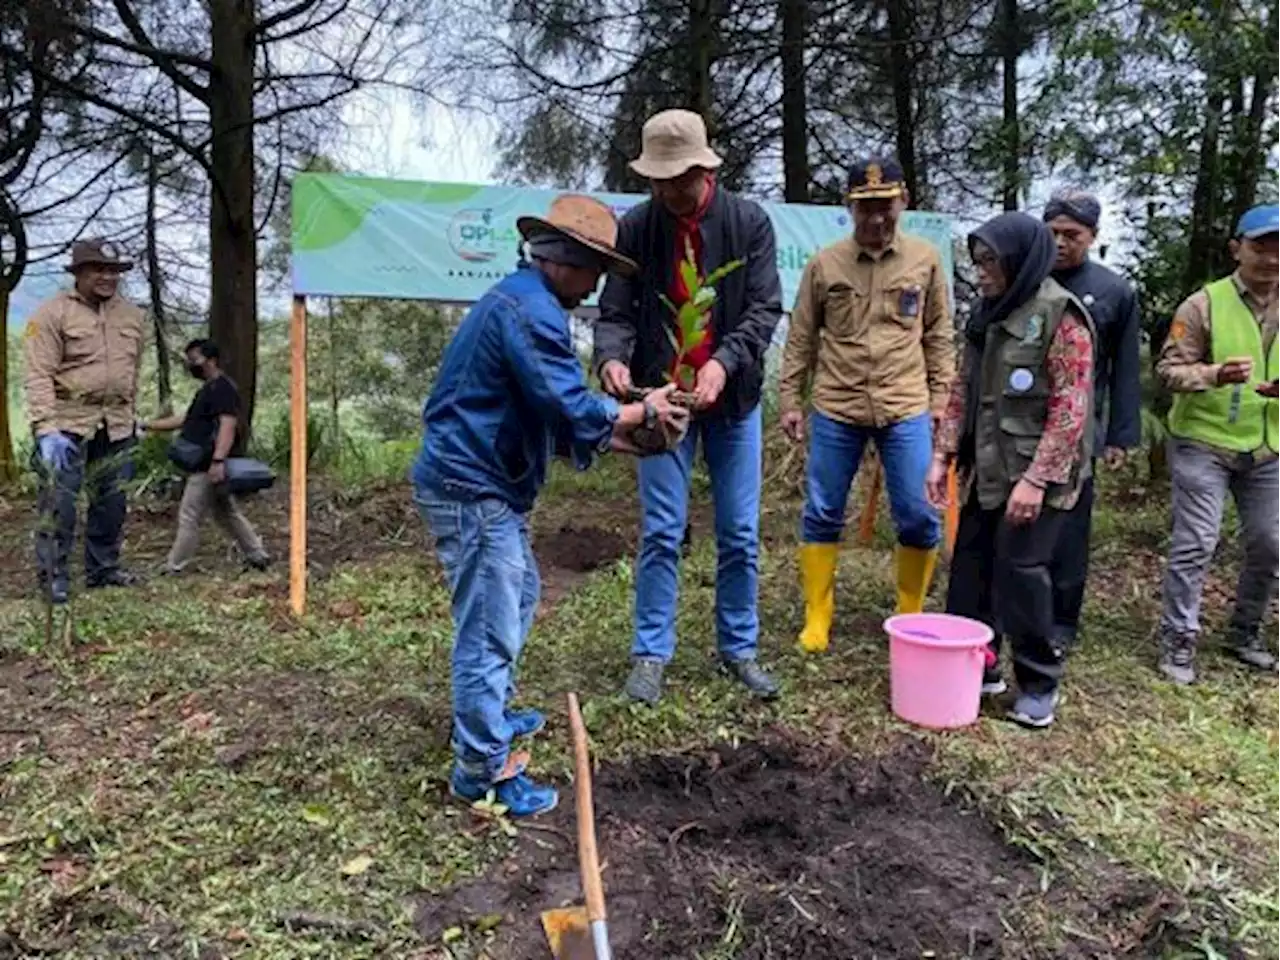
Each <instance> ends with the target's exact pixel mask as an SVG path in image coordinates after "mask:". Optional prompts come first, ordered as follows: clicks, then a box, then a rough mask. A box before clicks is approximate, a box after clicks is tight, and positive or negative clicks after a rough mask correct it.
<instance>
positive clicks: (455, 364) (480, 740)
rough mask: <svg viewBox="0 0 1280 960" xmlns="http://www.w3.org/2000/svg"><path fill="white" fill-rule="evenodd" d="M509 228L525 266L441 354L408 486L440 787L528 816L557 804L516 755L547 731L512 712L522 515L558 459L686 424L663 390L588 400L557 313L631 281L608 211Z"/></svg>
mask: <svg viewBox="0 0 1280 960" xmlns="http://www.w3.org/2000/svg"><path fill="white" fill-rule="evenodd" d="M517 226H518V227H519V230H520V233H521V235H522V236H523V237H524V238H525V240H526V241H527V250H528V260H522V261H521V263H520V266H519V268H518V269H517V270H516V272H515V273H513V274H511V275H510V276H508V277H506V278H505V279H503V280H501V281H500V282H499V283H497V284H496V285H495V286H494V287H493V288H492V289H490V290H489V292H488V293H486V294H485V296H484V297H483V298H482V299H481V300H480V301H479V302H478V303H477V304H476V305H475V306H474V307H472V309H471V311H470V312H469V313H468V314H467V316H466V317H465V318H464V319H463V321H462V324H461V326H460V327H459V328H458V332H457V333H456V334H455V335H454V338H453V340H452V342H451V343H450V344H449V347H448V349H447V350H446V351H445V355H444V359H443V362H442V363H441V367H440V373H439V376H438V377H437V379H436V383H435V387H434V388H433V389H432V391H431V396H430V397H429V398H428V400H427V403H426V407H425V409H424V410H423V422H424V425H425V436H424V439H423V443H422V451H421V453H420V454H419V456H418V460H417V463H416V464H415V466H414V468H413V483H414V499H415V500H416V501H417V503H418V506H419V509H420V511H421V513H422V515H423V518H424V519H425V521H426V523H427V526H428V528H429V529H430V531H431V533H432V534H433V536H434V537H435V541H436V552H437V554H438V555H439V558H440V563H441V565H442V566H443V568H444V571H445V575H446V576H447V578H448V581H449V588H450V591H451V593H452V598H453V606H452V612H453V626H454V638H453V677H452V681H453V750H454V756H455V764H454V770H453V775H452V777H451V778H450V790H451V792H452V793H453V794H454V795H455V796H458V797H461V798H463V799H465V800H471V801H474V800H479V799H481V798H482V797H484V796H485V795H486V794H487V793H488V791H490V790H493V791H494V792H495V794H496V797H497V799H498V800H499V802H501V803H503V804H504V805H506V807H507V808H508V810H509V812H510V813H511V814H512V815H514V816H529V815H532V814H535V813H541V812H543V811H546V810H550V809H551V808H552V807H554V806H555V805H556V800H557V793H556V790H555V788H554V787H551V786H548V785H542V784H538V783H536V782H535V781H533V780H532V779H531V778H530V777H528V776H527V775H526V774H525V772H524V770H525V767H526V766H527V764H528V762H529V754H528V752H526V751H513V750H512V749H511V741H512V738H514V737H519V736H528V735H530V734H532V733H535V732H537V731H538V730H539V729H540V728H541V727H542V724H543V717H542V715H541V714H540V713H538V711H536V710H523V711H513V710H511V709H510V708H509V701H510V699H511V692H512V689H513V684H514V676H515V668H516V662H517V660H518V659H519V656H520V651H521V648H522V647H523V646H524V642H525V638H526V637H527V636H528V633H529V629H530V627H531V626H532V624H533V614H534V611H535V609H536V608H537V604H538V592H539V579H538V567H537V563H536V561H535V560H534V556H533V553H532V552H531V550H530V548H529V529H528V524H527V522H526V519H525V517H526V514H527V513H528V512H529V510H530V508H532V506H533V502H534V498H535V497H536V496H537V494H538V489H539V487H541V486H542V483H543V481H544V480H545V479H546V473H547V464H548V461H549V459H550V457H551V455H552V453H553V452H556V451H563V452H565V453H568V454H570V455H571V456H572V458H573V460H574V462H575V464H577V466H578V467H579V468H585V467H586V466H588V465H589V464H590V463H591V461H592V459H593V457H594V455H595V454H596V453H603V452H605V451H607V450H610V449H612V450H620V451H626V452H635V447H634V446H633V444H632V443H631V442H630V441H629V439H628V437H629V435H630V433H631V431H632V430H634V429H635V428H637V427H640V426H642V425H643V426H645V427H647V428H648V429H649V430H651V431H652V430H659V431H660V432H661V433H662V434H663V435H665V436H668V437H670V438H671V442H672V443H677V442H678V441H679V439H680V438H681V437H682V436H683V431H684V430H685V429H686V428H687V426H688V413H687V411H685V410H684V409H682V408H680V407H676V406H673V405H672V404H671V402H670V400H669V394H670V392H671V388H667V389H664V390H661V391H657V392H655V393H653V394H650V395H649V396H648V397H647V398H646V399H645V400H644V401H643V402H641V403H632V404H627V405H619V404H618V403H617V402H616V401H615V400H613V399H612V398H609V397H606V396H604V395H602V394H595V393H592V392H590V391H589V390H588V389H587V385H586V381H585V378H584V375H583V369H582V363H581V361H580V360H579V358H578V355H577V354H576V353H575V352H574V349H573V343H572V340H571V338H570V333H569V314H568V311H569V310H571V309H573V308H574V307H576V306H578V305H579V304H580V303H581V302H582V301H583V300H584V299H585V298H586V297H587V296H589V295H590V294H591V293H592V291H594V290H595V288H596V286H597V285H598V284H599V282H600V277H601V275H602V274H603V273H604V272H605V271H606V270H609V271H616V272H621V273H626V272H632V271H634V270H635V269H636V265H635V264H634V263H633V262H632V261H630V260H628V259H627V258H626V257H623V256H622V255H620V254H619V253H617V251H616V250H615V249H614V246H613V245H614V242H615V240H616V238H617V221H616V220H615V219H614V216H613V213H612V212H611V211H610V210H609V208H608V207H606V206H604V205H603V204H601V203H599V202H598V201H596V200H593V199H591V198H590V197H584V196H579V195H572V194H566V195H562V196H560V197H557V198H556V200H555V202H554V203H553V204H552V206H551V210H550V212H549V213H548V215H547V217H546V218H545V219H543V218H539V217H522V218H520V220H519V221H517Z"/></svg>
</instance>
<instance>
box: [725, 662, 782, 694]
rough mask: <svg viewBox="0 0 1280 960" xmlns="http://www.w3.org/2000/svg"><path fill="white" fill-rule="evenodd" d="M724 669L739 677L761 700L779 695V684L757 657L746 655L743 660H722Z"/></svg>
mask: <svg viewBox="0 0 1280 960" xmlns="http://www.w3.org/2000/svg"><path fill="white" fill-rule="evenodd" d="M720 662H721V663H722V664H724V669H725V670H726V671H728V672H729V674H730V675H732V676H734V677H737V678H738V680H740V681H742V684H743V685H744V686H745V687H746V688H747V689H748V690H750V691H751V692H752V693H753V694H754V695H755V696H757V697H759V698H760V699H761V700H773V699H775V698H776V697H777V696H778V684H777V682H776V681H775V680H774V679H773V677H771V676H769V675H768V674H767V673H765V672H764V669H763V668H762V667H761V666H760V664H758V663H756V661H755V657H744V658H742V659H741V660H722V661H720Z"/></svg>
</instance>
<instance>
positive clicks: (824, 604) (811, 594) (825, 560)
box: [800, 543, 840, 653]
mask: <svg viewBox="0 0 1280 960" xmlns="http://www.w3.org/2000/svg"><path fill="white" fill-rule="evenodd" d="M839 552H840V545H839V544H838V543H805V544H801V546H800V583H801V584H802V586H803V587H804V630H803V631H802V632H801V634H800V649H801V650H803V651H805V653H822V652H823V651H824V650H826V649H827V644H828V642H829V641H830V638H831V618H832V617H833V616H835V612H836V556H837V555H838V554H839Z"/></svg>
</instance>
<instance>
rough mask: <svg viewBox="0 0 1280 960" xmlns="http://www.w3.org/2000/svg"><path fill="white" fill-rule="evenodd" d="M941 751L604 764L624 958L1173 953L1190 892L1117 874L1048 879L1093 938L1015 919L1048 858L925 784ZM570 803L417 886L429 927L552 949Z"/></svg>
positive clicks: (602, 829)
mask: <svg viewBox="0 0 1280 960" xmlns="http://www.w3.org/2000/svg"><path fill="white" fill-rule="evenodd" d="M927 762H928V755H927V750H926V748H925V747H923V746H922V745H921V744H920V743H919V742H918V741H914V740H906V739H904V740H903V741H902V742H901V745H900V746H899V748H898V749H896V750H895V751H894V752H892V753H891V754H889V755H887V756H883V757H880V758H876V759H872V760H859V759H857V758H851V757H848V756H833V755H829V754H828V755H818V754H816V753H812V752H808V753H806V751H805V749H804V748H802V747H798V746H797V745H795V744H794V743H789V742H787V741H785V740H783V739H779V740H777V741H775V742H771V743H755V744H747V745H744V746H742V747H741V748H739V749H733V748H730V747H728V746H725V747H722V748H718V749H716V750H714V751H708V752H702V753H696V754H689V755H677V756H654V757H650V758H647V759H645V760H641V761H639V762H636V763H633V764H630V765H626V766H605V767H603V768H602V769H600V770H599V771H598V773H597V775H596V782H595V798H596V799H595V802H596V811H597V819H598V833H599V844H600V851H601V853H600V855H601V859H602V861H603V862H604V882H605V889H606V897H607V901H608V904H607V905H608V913H609V928H610V933H611V939H612V944H613V948H614V950H615V952H616V956H617V957H618V958H620V960H632V958H634V960H638V958H668V957H712V956H721V955H723V956H732V957H734V958H738V960H764V958H795V960H851V958H855V957H857V958H896V957H938V958H942V957H973V958H996V957H1007V956H1040V957H1103V956H1121V955H1130V956H1153V955H1157V954H1158V953H1159V951H1160V948H1161V940H1162V938H1164V937H1166V936H1167V935H1168V934H1169V928H1168V926H1167V924H1166V920H1167V919H1168V918H1169V917H1171V916H1172V915H1173V913H1174V912H1175V911H1176V905H1177V898H1176V897H1173V896H1172V895H1171V894H1169V893H1168V892H1167V891H1163V890H1159V889H1157V888H1155V887H1154V886H1153V885H1150V884H1148V883H1145V882H1143V881H1138V880H1135V879H1134V878H1132V877H1129V878H1121V877H1118V876H1114V877H1113V876H1112V875H1111V874H1109V873H1108V872H1106V871H1102V870H1100V871H1099V873H1098V875H1097V876H1095V877H1093V878H1091V882H1090V885H1089V889H1087V890H1081V889H1076V888H1070V887H1065V888H1064V887H1063V886H1062V885H1060V884H1059V885H1055V889H1054V890H1053V892H1052V893H1051V894H1050V895H1051V896H1052V897H1053V898H1054V899H1055V900H1057V901H1060V902H1059V903H1058V906H1059V907H1060V908H1062V909H1065V910H1067V911H1069V912H1070V913H1072V914H1075V915H1078V916H1079V922H1080V926H1081V929H1082V930H1087V931H1088V936H1087V937H1082V938H1081V939H1079V940H1078V941H1075V942H1063V943H1058V944H1048V943H1044V942H1037V937H1036V935H1035V934H1034V933H1032V932H1030V931H1019V930H1018V927H1017V924H1018V918H1019V915H1020V913H1022V911H1023V909H1024V908H1025V907H1026V906H1027V905H1028V903H1029V902H1030V901H1031V900H1033V899H1035V898H1038V897H1041V896H1043V895H1044V894H1043V892H1042V887H1041V883H1042V872H1041V870H1040V869H1039V865H1038V864H1037V863H1036V861H1035V860H1034V859H1033V858H1032V857H1031V856H1030V855H1029V854H1027V853H1026V852H1024V851H1022V850H1020V849H1015V848H1011V847H1010V846H1008V845H1006V844H1005V842H1004V841H1003V839H1002V838H1001V836H1000V834H999V833H998V831H997V830H996V829H994V828H993V826H992V825H991V824H989V823H988V822H987V821H986V820H984V819H983V817H982V816H981V815H979V814H978V813H976V812H974V811H973V810H972V809H969V808H967V807H966V806H965V805H964V804H963V803H962V802H961V800H960V799H959V798H958V797H949V796H947V795H946V793H945V792H944V790H943V789H941V788H940V787H938V786H937V785H936V784H934V783H932V782H930V781H929V780H927V779H926V778H925V776H924V771H925V767H926V765H927ZM571 807H572V795H571V793H570V792H569V790H568V789H566V790H565V791H564V792H563V793H562V807H561V808H560V809H558V810H556V811H555V812H554V813H553V814H551V815H548V816H547V817H544V818H542V819H541V820H540V821H535V822H534V826H532V827H528V828H525V827H523V826H522V827H520V828H519V829H521V831H522V832H521V836H522V840H521V842H520V844H519V845H518V849H517V851H516V853H515V854H514V855H512V856H511V857H509V858H508V859H507V860H505V861H504V862H502V863H500V864H498V865H497V866H496V867H495V868H494V869H493V870H492V871H491V872H490V873H489V874H488V875H487V876H485V877H483V878H481V879H479V880H477V881H474V882H470V883H467V884H464V885H461V886H459V887H456V888H454V889H453V890H452V891H449V892H448V893H446V894H444V895H441V896H431V897H423V898H422V899H421V900H420V901H418V903H417V904H416V912H415V925H416V926H417V928H418V930H419V932H420V933H421V934H422V936H423V938H424V939H425V940H427V941H428V942H432V941H436V942H439V940H440V938H441V937H442V936H445V935H446V933H445V932H446V931H450V930H452V934H450V935H452V936H458V931H459V930H461V931H466V932H465V933H464V934H463V937H465V938H467V939H468V943H469V946H470V947H471V948H472V949H476V950H477V951H479V952H478V953H477V954H476V955H477V956H486V957H492V958H494V960H535V958H537V960H542V958H545V957H546V956H547V955H548V954H547V952H546V947H545V946H544V941H543V937H542V933H541V930H540V927H539V921H538V917H539V914H540V912H541V911H543V910H546V909H549V908H553V907H557V906H562V905H565V904H568V903H572V902H574V901H576V900H578V898H579V897H580V894H579V886H578V874H577V861H576V853H575V847H574V845H573V843H572V841H571V838H572V837H573V836H574V815H573V811H572V809H571ZM1109 878H1110V879H1109ZM482 930H483V931H485V932H484V933H481V932H479V931H482ZM465 955H469V954H465Z"/></svg>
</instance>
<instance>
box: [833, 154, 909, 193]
mask: <svg viewBox="0 0 1280 960" xmlns="http://www.w3.org/2000/svg"><path fill="white" fill-rule="evenodd" d="M906 189H907V184H906V178H905V177H904V176H903V174H902V166H901V165H900V164H899V163H898V161H897V160H882V159H880V158H878V157H871V158H868V159H867V160H864V161H862V162H861V163H859V164H857V165H855V166H854V168H853V169H852V170H850V171H849V189H848V191H847V193H846V194H845V199H846V200H848V201H850V202H853V201H854V200H894V199H897V198H898V197H901V196H902V195H903V194H904V193H905V192H906Z"/></svg>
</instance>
